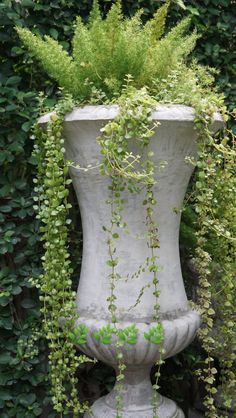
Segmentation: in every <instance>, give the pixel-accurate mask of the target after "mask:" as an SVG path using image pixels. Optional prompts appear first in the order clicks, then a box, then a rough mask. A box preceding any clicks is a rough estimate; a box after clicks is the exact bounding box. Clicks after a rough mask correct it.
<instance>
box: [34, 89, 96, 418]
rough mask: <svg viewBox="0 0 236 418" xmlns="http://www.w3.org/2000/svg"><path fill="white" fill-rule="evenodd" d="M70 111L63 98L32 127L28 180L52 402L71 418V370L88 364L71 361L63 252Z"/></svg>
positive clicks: (71, 318)
mask: <svg viewBox="0 0 236 418" xmlns="http://www.w3.org/2000/svg"><path fill="white" fill-rule="evenodd" d="M72 106H73V102H72V100H71V99H70V97H66V98H65V99H64V100H61V102H60V103H59V104H58V106H57V107H56V109H55V110H56V111H55V113H54V114H53V115H52V116H51V118H50V122H49V123H48V124H47V127H46V129H43V128H41V127H39V125H38V124H36V125H35V127H34V135H35V137H36V142H35V147H34V156H35V157H36V159H37V161H38V176H37V178H36V179H34V183H35V192H36V193H37V195H36V196H35V197H34V200H35V201H36V203H37V204H35V210H37V212H38V215H37V217H38V218H39V219H40V220H41V222H42V226H41V228H40V231H41V233H42V236H41V239H42V241H43V242H44V249H45V253H44V256H43V257H42V265H43V273H42V274H41V275H40V277H39V280H38V282H36V285H37V287H38V288H39V289H40V293H41V296H40V300H41V302H42V308H41V311H42V313H43V317H44V319H43V332H44V333H45V335H46V339H47V340H48V345H49V349H50V354H49V365H50V378H51V391H52V401H53V404H54V408H55V410H56V411H57V412H58V413H59V414H60V416H61V417H63V416H64V414H65V413H66V412H69V411H71V410H72V411H73V414H74V416H75V417H77V416H79V414H80V413H81V412H84V411H85V410H86V409H87V406H86V405H81V403H80V402H79V400H78V396H77V389H76V384H77V377H76V370H77V368H78V367H79V366H80V364H82V363H84V362H85V361H91V360H90V359H88V358H87V357H86V356H84V355H81V356H77V355H76V349H75V346H74V343H73V340H71V338H70V334H71V333H73V332H74V329H75V319H76V318H77V315H76V306H75V293H74V292H72V291H71V284H72V282H71V278H70V277H71V273H72V269H71V263H70V256H69V253H68V248H67V247H68V230H67V225H68V224H69V222H70V220H69V219H68V210H69V208H70V207H71V205H70V204H69V203H68V200H67V198H68V193H69V192H68V190H67V185H69V184H70V182H71V180H70V179H68V177H67V175H68V167H69V163H68V162H67V161H66V160H65V158H64V152H65V149H64V139H63V136H62V129H63V126H62V122H63V119H64V115H65V113H66V112H68V111H69V110H71V108H72ZM68 385H69V386H70V389H69V391H68ZM68 392H69V393H70V397H69V398H68V395H67V394H68Z"/></svg>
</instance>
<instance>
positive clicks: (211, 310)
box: [195, 115, 236, 418]
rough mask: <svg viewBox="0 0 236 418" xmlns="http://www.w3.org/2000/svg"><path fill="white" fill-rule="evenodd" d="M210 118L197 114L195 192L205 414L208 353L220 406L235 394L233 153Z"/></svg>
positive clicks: (226, 135) (212, 414) (214, 414)
mask: <svg viewBox="0 0 236 418" xmlns="http://www.w3.org/2000/svg"><path fill="white" fill-rule="evenodd" d="M206 121H207V122H206ZM210 122H211V120H210V118H208V119H207V118H206V116H205V115H203V116H200V117H199V115H198V119H197V124H198V127H199V123H200V124H201V126H200V127H199V128H200V129H199V132H200V141H199V152H198V157H199V159H198V162H197V168H198V171H197V181H196V190H197V194H196V196H195V210H196V212H197V215H198V230H197V248H196V255H195V265H196V267H197V271H198V273H199V289H198V293H199V302H200V309H201V316H202V319H203V325H202V327H201V329H200V330H199V337H200V339H201V341H202V345H203V348H204V349H205V351H206V354H207V356H206V359H205V365H204V367H203V370H202V371H199V375H200V378H201V379H202V380H203V381H204V382H205V388H206V392H207V394H206V396H205V400H204V405H205V406H206V408H207V412H206V416H207V417H209V418H218V416H219V415H218V414H219V413H220V412H219V409H218V406H219V405H217V403H216V393H217V387H216V376H217V374H218V373H219V372H218V371H217V369H216V367H215V361H214V357H218V358H219V362H220V366H221V368H220V376H219V380H220V381H221V382H222V389H223V396H222V397H223V399H222V406H223V407H224V408H225V409H226V410H229V409H230V407H231V406H232V402H233V400H234V399H235V396H236V376H235V360H236V344H235V341H236V328H235V291H236V289H235V259H234V257H235V250H236V237H235V224H236V213H235V203H236V201H235V191H236V181H235V174H236V173H235V162H236V161H235V160H236V152H235V139H234V136H233V135H232V133H231V132H230V131H229V130H227V129H225V130H224V132H223V134H222V135H221V136H216V137H213V136H212V134H211V132H210ZM219 279H220V280H219Z"/></svg>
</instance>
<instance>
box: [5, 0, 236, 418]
mask: <svg viewBox="0 0 236 418" xmlns="http://www.w3.org/2000/svg"><path fill="white" fill-rule="evenodd" d="M123 3H124V10H125V12H126V13H129V14H133V13H134V11H135V10H136V9H137V8H139V7H144V12H145V16H144V19H148V17H149V16H150V15H151V14H152V13H153V12H154V11H155V9H156V8H157V6H158V5H159V4H160V3H159V2H156V1H154V0H153V1H152V0H149V1H147V0H146V1H145V0H143V1H139V0H138V1H131V0H130V1H124V2H123ZM111 4H112V1H109V0H108V1H103V2H102V1H101V5H102V10H103V12H104V13H105V12H106V11H107V10H108V9H109V8H110V5H111ZM186 4H187V10H186V11H184V10H183V9H182V8H180V7H179V6H178V5H173V7H172V8H171V12H170V16H169V18H168V24H169V26H172V25H173V24H174V23H175V21H176V20H177V18H179V17H180V16H183V15H186V14H191V15H192V18H193V24H194V25H195V26H196V27H197V28H198V31H199V32H200V33H202V35H203V36H202V38H201V39H199V40H198V43H197V50H196V56H197V57H198V59H199V60H200V61H201V62H203V63H204V64H208V65H211V66H215V67H216V68H218V69H219V70H220V73H219V75H218V76H217V81H218V85H219V88H220V89H221V90H222V91H224V92H225V95H226V101H227V102H228V103H229V105H230V107H231V108H233V107H235V90H234V89H235V87H233V85H234V82H235V79H234V77H235V67H234V64H233V63H234V62H235V56H234V53H233V50H234V40H235V38H234V37H233V31H234V30H235V29H234V28H235V22H236V17H235V16H234V15H233V13H232V11H233V8H234V6H235V5H234V1H233V0H202V1H201V2H196V1H195V0H190V1H188V2H186ZM90 8H91V2H88V1H80V2H76V1H72V0H71V1H63V0H53V1H46V0H44V1H41V0H40V1H39V2H34V1H33V0H22V1H21V2H16V1H10V0H3V2H2V3H1V5H0V27H1V32H0V40H1V70H0V83H1V93H2V96H1V98H0V101H1V103H0V106H1V107H0V112H1V124H0V132H1V138H0V144H1V154H0V162H1V172H0V199H1V205H0V228H1V230H0V231H1V240H0V253H1V255H2V257H1V276H0V327H1V329H0V415H1V417H3V418H7V417H17V418H21V417H22V418H23V417H28V418H30V417H34V416H42V417H43V416H45V417H46V416H47V417H48V416H54V413H52V412H49V411H50V407H48V393H49V391H48V382H47V380H46V373H45V371H46V369H47V362H46V350H47V349H46V344H45V341H44V340H43V338H41V337H40V338H39V335H38V334H37V329H38V327H39V328H40V322H41V321H40V316H39V302H38V296H37V294H36V292H35V290H32V289H31V285H30V282H29V280H28V279H29V277H31V276H36V275H37V274H39V271H40V255H41V247H40V244H39V239H38V223H37V221H36V220H35V217H34V212H33V201H32V190H33V184H32V178H33V176H34V160H33V158H32V157H31V149H32V140H31V139H30V137H29V130H30V126H31V124H32V122H33V121H34V120H35V118H36V117H37V101H36V97H37V93H38V91H39V90H43V91H44V92H45V93H46V94H47V95H48V97H49V99H48V102H50V103H51V104H52V103H54V101H55V85H54V83H53V82H47V81H45V80H47V77H46V76H45V75H44V73H43V72H42V71H41V69H40V71H39V68H37V67H36V65H35V63H33V61H32V58H31V56H30V55H29V54H28V53H26V52H25V51H24V50H23V49H22V47H21V46H20V43H19V40H18V38H17V35H16V33H15V31H14V26H15V25H21V26H26V27H29V28H30V29H33V28H34V27H37V28H38V29H37V31H39V34H40V35H44V34H46V33H49V34H50V35H51V36H52V37H54V38H55V39H58V40H60V41H61V42H62V43H63V45H64V47H65V48H66V49H69V43H68V39H71V37H72V33H73V23H74V19H75V16H77V15H81V16H82V17H83V18H84V19H86V18H87V15H88V11H89V10H90ZM36 74H37V75H36ZM38 74H41V77H39V76H38ZM73 218H74V219H75V222H76V221H77V219H76V215H73ZM71 239H72V244H73V241H74V240H76V241H77V243H78V240H79V235H77V234H73V235H71ZM76 245H77V244H76ZM73 264H74V267H75V269H76V264H75V261H74V263H73ZM33 329H35V331H33ZM32 347H33V348H32ZM172 397H173V395H172ZM50 414H51V415H50Z"/></svg>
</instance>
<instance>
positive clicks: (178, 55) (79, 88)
mask: <svg viewBox="0 0 236 418" xmlns="http://www.w3.org/2000/svg"><path fill="white" fill-rule="evenodd" d="M169 3H170V2H169V1H167V2H166V3H165V4H164V5H163V6H162V7H160V8H159V9H158V10H157V12H156V13H155V15H154V17H153V19H151V20H150V21H149V22H147V23H146V24H145V25H143V24H142V20H141V16H142V11H139V12H137V13H136V15H135V16H134V17H132V18H125V17H124V16H123V14H122V9H121V3H120V1H117V2H116V3H115V4H113V6H112V7H111V9H110V11H109V12H108V14H107V17H106V19H102V18H101V15H100V11H99V6H98V2H97V1H96V0H95V1H94V4H93V8H92V11H91V13H90V17H89V21H88V23H87V24H84V23H83V21H82V19H81V18H80V17H78V18H77V20H76V25H75V34H74V38H73V40H72V47H73V51H72V56H69V54H68V53H67V52H66V51H65V50H64V49H63V48H62V46H61V45H60V44H59V43H58V42H57V41H55V40H54V39H52V38H50V37H49V36H45V38H44V39H41V38H40V37H39V36H36V35H34V34H33V33H31V32H30V31H29V30H28V29H24V28H20V27H18V28H16V30H17V32H18V34H19V37H20V38H21V40H22V42H23V43H24V45H25V46H26V47H27V48H28V50H29V51H30V52H32V54H33V55H34V56H35V57H36V58H37V59H38V60H39V61H40V62H41V64H42V65H43V67H44V69H45V70H46V71H47V72H48V73H49V75H50V76H51V77H53V78H54V79H55V80H57V82H58V84H59V86H60V87H63V88H64V90H65V92H68V93H71V94H72V95H73V97H74V98H75V99H76V100H77V101H78V102H90V101H91V100H92V97H93V95H94V91H96V92H98V93H99V94H98V96H99V97H100V98H102V99H101V101H112V100H115V99H116V98H117V96H119V95H120V94H121V93H122V89H123V86H124V84H125V80H126V78H127V75H130V76H131V79H132V84H133V86H134V87H136V88H142V87H143V86H146V87H148V88H149V90H150V92H151V94H153V95H154V96H155V95H156V97H159V95H160V93H161V90H160V89H158V86H160V88H161V86H162V84H163V80H166V79H168V77H169V76H171V75H173V74H175V75H176V76H177V75H178V83H182V87H183V88H184V86H185V85H186V81H185V79H183V77H182V74H183V73H184V74H187V75H189V77H191V79H192V81H191V85H192V84H193V85H194V90H198V95H199V94H200V93H201V81H199V77H198V76H197V71H196V72H195V71H194V70H193V69H191V70H188V69H187V64H186V58H187V56H188V55H189V54H190V52H191V51H192V49H193V48H194V46H195V43H196V40H197V38H198V35H197V34H196V32H195V31H194V32H192V33H190V34H187V31H188V30H189V24H190V20H189V19H188V18H185V19H183V20H182V21H180V23H179V24H178V25H176V26H175V27H174V28H173V29H172V30H171V31H170V32H169V33H168V34H167V35H166V36H164V37H163V33H164V31H165V21H166V16H167V12H168V7H169ZM184 96H185V99H186V100H187V101H188V97H189V100H190V96H191V92H189V93H188V94H187V95H186V94H185V95H184ZM181 97H183V95H182V96H181Z"/></svg>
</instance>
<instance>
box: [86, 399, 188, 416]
mask: <svg viewBox="0 0 236 418" xmlns="http://www.w3.org/2000/svg"><path fill="white" fill-rule="evenodd" d="M106 401H107V396H103V397H102V398H100V399H98V400H97V401H96V402H95V403H94V404H93V406H92V409H91V411H90V412H86V414H85V415H84V418H116V417H117V413H116V410H115V409H113V408H112V407H111V406H109V405H108V404H107V402H106ZM120 416H121V417H122V418H153V408H152V407H151V406H150V405H145V404H144V405H143V407H142V408H140V405H137V408H135V405H132V408H129V409H122V410H121V414H120ZM157 416H158V418H185V417H184V413H183V411H182V410H181V409H180V408H178V406H177V405H176V403H175V402H173V401H171V400H170V399H168V398H166V397H164V396H161V395H159V398H158V408H157Z"/></svg>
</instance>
